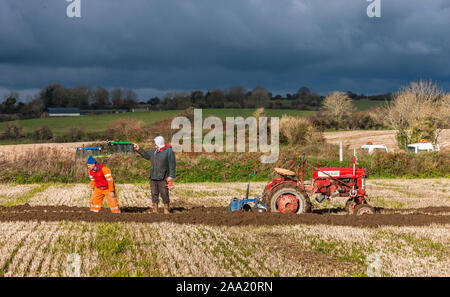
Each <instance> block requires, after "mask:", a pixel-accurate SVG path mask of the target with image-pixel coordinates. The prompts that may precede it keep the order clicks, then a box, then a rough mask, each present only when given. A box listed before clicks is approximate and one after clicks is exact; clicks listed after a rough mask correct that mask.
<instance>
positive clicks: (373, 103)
mask: <svg viewBox="0 0 450 297" xmlns="http://www.w3.org/2000/svg"><path fill="white" fill-rule="evenodd" d="M353 104H354V105H355V107H356V110H357V111H363V110H368V109H371V108H374V107H382V106H384V104H385V101H382V100H379V101H377V100H368V99H362V100H354V101H353Z"/></svg>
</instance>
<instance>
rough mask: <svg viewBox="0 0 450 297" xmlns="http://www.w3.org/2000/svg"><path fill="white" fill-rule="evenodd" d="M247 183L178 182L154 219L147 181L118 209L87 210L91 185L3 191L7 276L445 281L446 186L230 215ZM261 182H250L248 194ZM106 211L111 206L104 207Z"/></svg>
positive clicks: (123, 187)
mask: <svg viewBox="0 0 450 297" xmlns="http://www.w3.org/2000/svg"><path fill="white" fill-rule="evenodd" d="M245 186H246V184H245V183H226V184H225V183H202V184H177V185H176V188H175V190H174V191H173V192H172V196H171V199H172V207H173V209H174V212H173V213H172V214H170V215H164V214H162V213H160V214H152V213H150V211H151V209H150V207H151V201H150V198H149V186H148V185H147V184H135V185H132V184H119V185H117V189H118V196H119V203H120V205H121V208H122V211H123V213H122V214H120V215H113V214H110V213H109V210H108V209H106V208H105V209H103V210H102V212H101V213H100V214H93V213H90V212H89V209H88V206H89V195H90V191H89V188H88V186H87V185H85V184H72V185H66V184H39V185H13V184H2V185H0V203H1V205H3V206H2V207H1V208H0V221H1V222H0V229H1V232H0V275H3V276H65V275H68V273H69V275H71V274H70V273H71V272H70V271H68V267H69V268H70V267H71V265H73V263H72V261H73V258H71V256H70V255H72V254H77V255H79V257H80V266H79V267H80V275H81V276H364V275H372V274H371V271H369V270H368V267H373V263H375V262H373V261H375V260H374V259H376V261H378V262H376V263H379V264H380V267H379V269H378V270H377V271H376V273H377V275H382V276H449V275H450V256H449V255H450V249H449V246H450V232H449V231H450V219H449V214H450V197H449V191H450V181H449V180H448V179H422V180H406V179H405V180H369V181H368V192H369V194H370V195H371V196H370V199H371V200H370V201H371V204H372V205H374V206H375V207H376V208H377V214H376V215H374V216H372V217H365V218H364V217H363V218H355V217H353V216H348V215H346V214H345V212H343V211H342V207H343V204H344V202H345V200H336V201H332V202H327V203H325V204H317V203H315V204H314V209H315V210H314V212H313V214H306V215H300V216H298V215H280V214H270V213H265V214H260V213H240V212H239V213H232V214H229V213H227V212H226V209H225V207H226V206H227V204H228V202H229V199H230V198H231V197H235V196H236V197H242V196H244V195H245ZM263 187H264V183H253V184H252V188H251V192H252V194H259V193H261V191H262V189H263ZM105 206H106V204H105Z"/></svg>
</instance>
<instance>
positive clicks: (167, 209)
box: [164, 204, 170, 214]
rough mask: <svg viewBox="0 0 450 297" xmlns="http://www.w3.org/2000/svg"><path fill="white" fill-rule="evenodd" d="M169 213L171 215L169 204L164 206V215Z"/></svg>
mask: <svg viewBox="0 0 450 297" xmlns="http://www.w3.org/2000/svg"><path fill="white" fill-rule="evenodd" d="M169 213H170V209H169V204H164V214H169Z"/></svg>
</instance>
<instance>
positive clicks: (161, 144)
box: [154, 136, 166, 149]
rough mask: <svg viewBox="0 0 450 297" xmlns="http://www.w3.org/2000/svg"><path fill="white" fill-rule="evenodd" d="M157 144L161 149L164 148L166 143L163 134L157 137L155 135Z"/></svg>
mask: <svg viewBox="0 0 450 297" xmlns="http://www.w3.org/2000/svg"><path fill="white" fill-rule="evenodd" d="M154 140H155V144H156V146H157V147H158V148H159V149H161V148H163V147H164V146H165V145H166V144H165V143H164V137H162V136H157V137H155V139H154Z"/></svg>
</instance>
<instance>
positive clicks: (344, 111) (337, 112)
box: [322, 92, 355, 121]
mask: <svg viewBox="0 0 450 297" xmlns="http://www.w3.org/2000/svg"><path fill="white" fill-rule="evenodd" d="M322 109H323V110H324V111H325V112H327V113H329V114H331V115H332V116H333V117H334V118H335V119H336V120H338V121H340V120H341V119H342V117H343V116H344V115H348V114H351V113H352V112H354V111H355V107H354V105H353V103H352V100H351V99H350V98H349V97H348V95H347V94H346V93H343V92H332V93H330V94H328V96H327V97H326V98H325V100H324V101H323V107H322Z"/></svg>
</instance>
